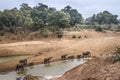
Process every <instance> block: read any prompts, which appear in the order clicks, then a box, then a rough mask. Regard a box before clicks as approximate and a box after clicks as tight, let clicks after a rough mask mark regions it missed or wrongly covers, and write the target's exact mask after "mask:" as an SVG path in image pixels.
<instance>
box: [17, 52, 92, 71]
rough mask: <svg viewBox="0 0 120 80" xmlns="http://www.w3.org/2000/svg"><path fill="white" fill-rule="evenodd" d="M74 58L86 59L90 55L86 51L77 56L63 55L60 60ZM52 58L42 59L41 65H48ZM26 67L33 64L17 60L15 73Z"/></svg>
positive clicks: (24, 60) (25, 60)
mask: <svg viewBox="0 0 120 80" xmlns="http://www.w3.org/2000/svg"><path fill="white" fill-rule="evenodd" d="M75 57H76V58H77V59H80V58H87V57H91V53H90V52H89V51H86V52H83V53H82V55H77V56H74V55H68V54H64V55H61V58H60V60H66V59H74V58H75ZM52 58H53V57H48V58H44V61H43V63H44V64H49V63H50V60H51V59H52ZM27 65H28V66H33V65H34V62H31V63H29V64H28V62H27V59H23V60H19V64H17V65H16V71H17V72H19V71H24V67H25V66H27Z"/></svg>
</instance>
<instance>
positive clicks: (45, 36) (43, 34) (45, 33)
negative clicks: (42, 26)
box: [41, 30, 49, 38]
mask: <svg viewBox="0 0 120 80" xmlns="http://www.w3.org/2000/svg"><path fill="white" fill-rule="evenodd" d="M41 34H42V36H43V37H44V38H47V37H49V32H48V31H47V30H44V31H42V32H41Z"/></svg>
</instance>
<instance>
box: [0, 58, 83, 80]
mask: <svg viewBox="0 0 120 80" xmlns="http://www.w3.org/2000/svg"><path fill="white" fill-rule="evenodd" d="M84 62H85V61H84V60H83V59H80V60H78V59H73V60H66V61H57V62H52V63H51V64H49V65H45V64H39V65H35V66H33V67H27V68H26V70H27V71H26V75H27V74H31V75H34V76H42V77H45V78H47V79H50V78H53V77H56V76H61V75H63V74H64V73H65V72H66V71H68V70H70V69H72V68H73V67H75V66H77V65H79V64H82V63H84ZM21 76H22V75H18V74H17V73H16V72H15V71H12V72H9V73H7V74H3V75H0V80H16V78H18V77H21Z"/></svg>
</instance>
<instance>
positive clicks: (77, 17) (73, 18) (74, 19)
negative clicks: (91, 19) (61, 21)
mask: <svg viewBox="0 0 120 80" xmlns="http://www.w3.org/2000/svg"><path fill="white" fill-rule="evenodd" d="M62 11H64V12H65V13H67V15H68V17H69V18H70V25H71V26H74V25H75V24H81V23H82V21H83V17H82V15H81V14H80V13H78V11H77V10H76V9H72V7H70V6H69V5H68V6H66V7H65V8H64V9H62Z"/></svg>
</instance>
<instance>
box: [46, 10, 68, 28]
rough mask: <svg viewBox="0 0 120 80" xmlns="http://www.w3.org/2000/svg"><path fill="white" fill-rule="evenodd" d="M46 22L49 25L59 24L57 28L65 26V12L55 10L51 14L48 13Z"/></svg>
mask: <svg viewBox="0 0 120 80" xmlns="http://www.w3.org/2000/svg"><path fill="white" fill-rule="evenodd" d="M47 22H48V24H49V25H50V26H51V25H53V26H59V28H65V27H67V26H69V22H70V21H69V19H68V17H67V15H66V13H65V12H63V11H56V12H53V13H52V14H48V16H47Z"/></svg>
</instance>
